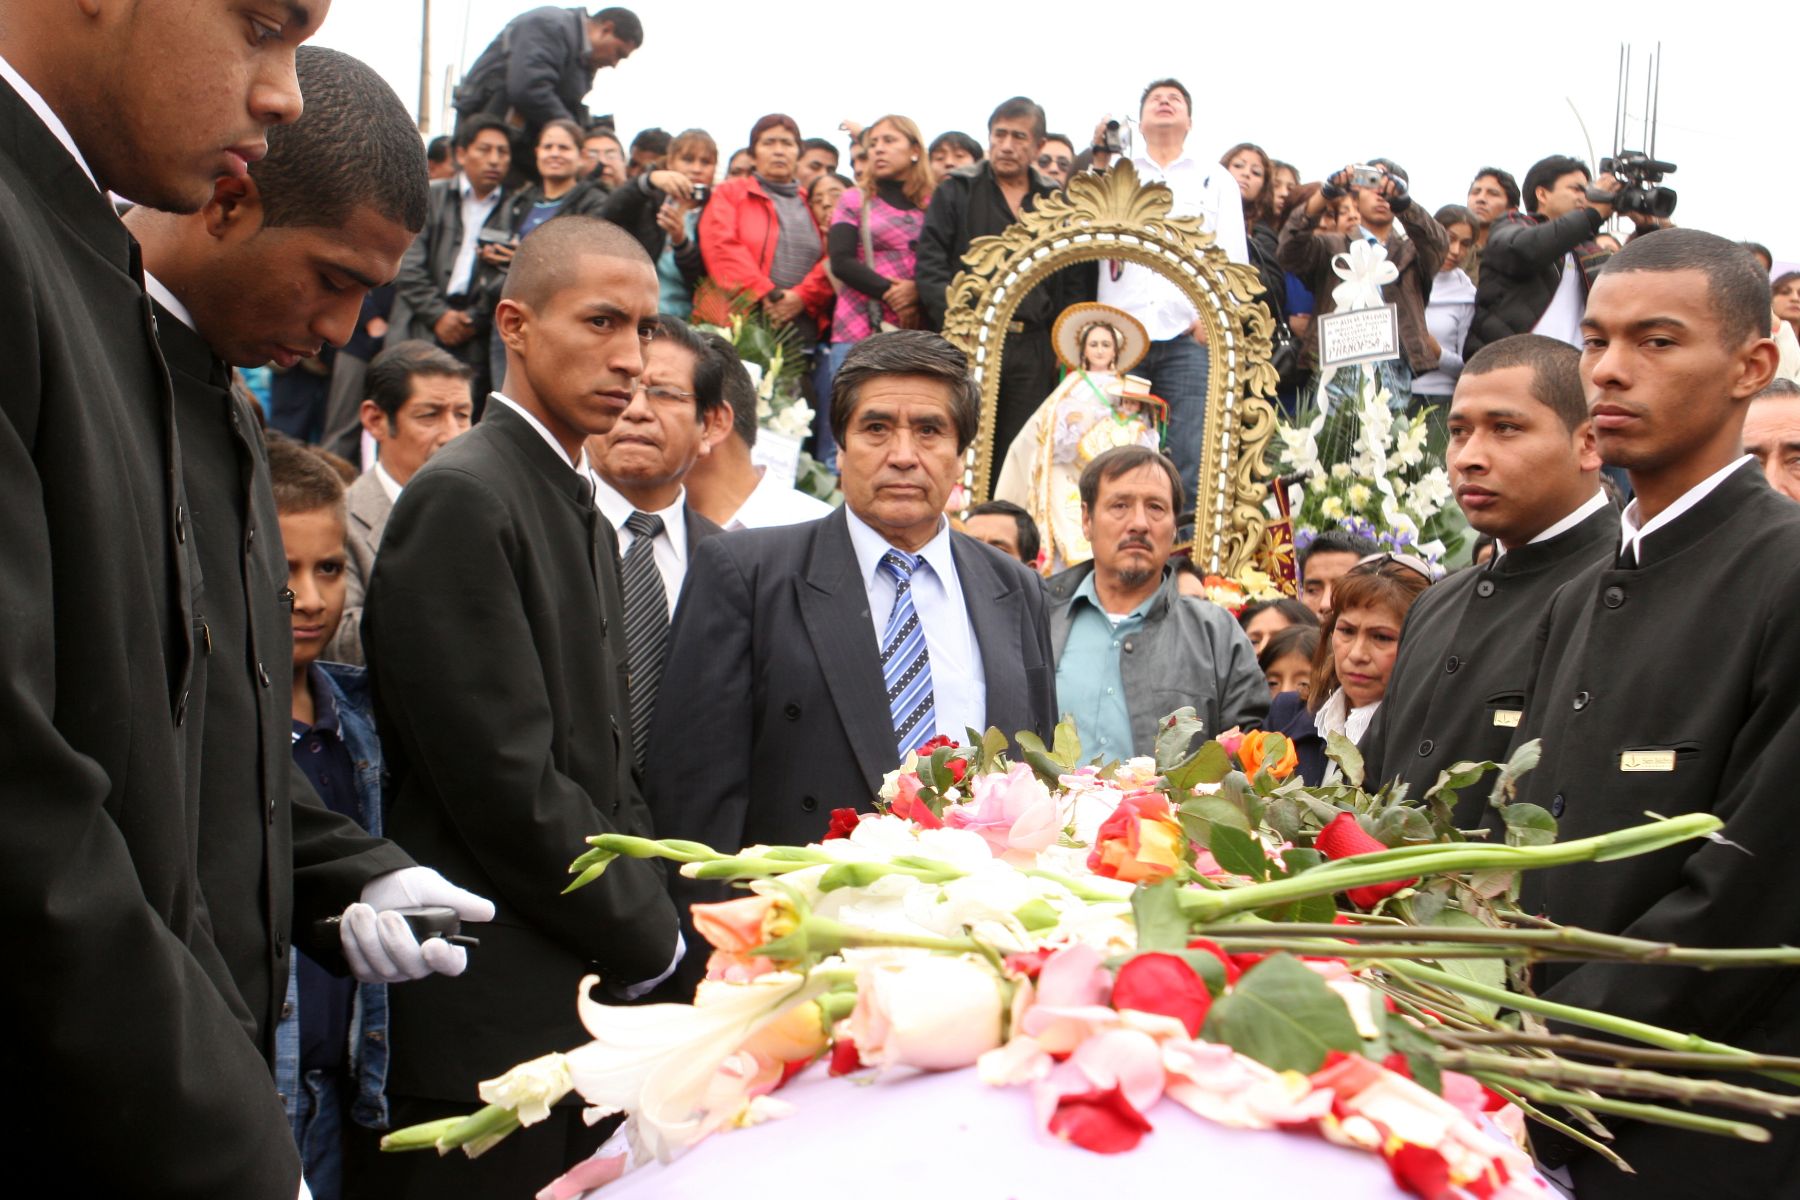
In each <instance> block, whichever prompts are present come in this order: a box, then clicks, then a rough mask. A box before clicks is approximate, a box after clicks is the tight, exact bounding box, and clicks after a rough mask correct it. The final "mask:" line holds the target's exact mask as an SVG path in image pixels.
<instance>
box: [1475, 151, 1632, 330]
mask: <svg viewBox="0 0 1800 1200" xmlns="http://www.w3.org/2000/svg"><path fill="white" fill-rule="evenodd" d="M1590 183H1592V176H1591V175H1590V174H1589V173H1588V169H1587V164H1586V163H1583V162H1582V161H1581V160H1580V159H1575V158H1570V157H1568V156H1567V155H1562V154H1553V155H1551V156H1550V157H1549V158H1546V159H1543V160H1541V161H1539V162H1538V163H1536V164H1535V165H1533V166H1532V168H1531V170H1529V171H1527V172H1526V173H1525V186H1524V188H1523V191H1524V193H1525V196H1524V200H1525V211H1523V212H1519V211H1517V210H1514V211H1512V212H1508V213H1505V214H1504V215H1502V216H1500V217H1499V218H1497V219H1496V220H1495V221H1494V223H1493V225H1492V227H1491V228H1490V230H1489V232H1488V243H1487V248H1486V249H1485V250H1483V251H1482V255H1481V278H1480V280H1479V282H1478V283H1477V285H1476V293H1475V324H1474V325H1473V326H1472V327H1471V328H1470V330H1469V340H1468V341H1467V342H1466V343H1465V344H1464V346H1463V358H1464V360H1465V361H1466V360H1467V359H1468V358H1470V357H1471V356H1473V355H1474V353H1475V352H1476V351H1477V350H1479V349H1481V348H1482V347H1483V346H1485V345H1487V344H1488V343H1489V342H1497V341H1499V340H1500V339H1501V338H1503V337H1510V336H1511V335H1513V334H1515V333H1541V334H1543V335H1545V336H1546V337H1553V338H1555V339H1557V340H1558V341H1561V342H1567V343H1568V344H1569V345H1571V346H1575V347H1580V345H1581V315H1582V313H1583V311H1584V310H1585V309H1586V308H1587V293H1588V288H1589V286H1590V285H1591V284H1592V283H1593V280H1594V276H1595V275H1597V274H1598V273H1599V271H1600V267H1601V264H1603V263H1604V262H1605V261H1606V260H1607V258H1608V257H1609V256H1608V254H1607V253H1606V251H1604V250H1602V249H1601V248H1600V247H1599V246H1598V245H1596V244H1595V241H1594V239H1595V237H1596V235H1598V234H1599V232H1600V227H1601V226H1602V225H1603V224H1605V223H1606V219H1607V218H1608V217H1610V216H1611V215H1612V211H1613V208H1612V205H1611V204H1610V203H1608V202H1605V201H1601V200H1596V199H1595V198H1594V196H1593V193H1596V192H1597V193H1599V194H1600V195H1603V196H1611V195H1616V194H1617V193H1618V192H1619V191H1620V190H1621V189H1622V188H1624V187H1625V181H1624V180H1623V179H1621V178H1620V177H1619V176H1617V175H1613V174H1610V173H1609V174H1607V175H1606V176H1605V177H1604V178H1603V179H1601V180H1600V181H1599V182H1598V183H1594V184H1593V185H1592V187H1591V188H1590ZM1626 215H1627V216H1629V217H1630V218H1631V220H1632V222H1633V223H1634V224H1636V225H1637V226H1638V228H1639V229H1640V230H1643V229H1645V228H1648V227H1654V226H1655V224H1656V218H1655V217H1654V216H1652V215H1651V214H1650V213H1649V212H1635V211H1634V212H1628V213H1626Z"/></svg>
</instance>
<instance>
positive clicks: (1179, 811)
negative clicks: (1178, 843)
mask: <svg viewBox="0 0 1800 1200" xmlns="http://www.w3.org/2000/svg"><path fill="white" fill-rule="evenodd" d="M1175 816H1176V818H1177V819H1178V820H1179V821H1180V822H1181V831H1182V832H1183V833H1185V834H1187V838H1188V841H1190V842H1195V843H1197V844H1199V845H1201V846H1204V847H1206V848H1207V849H1209V850H1210V849H1212V831H1213V827H1214V826H1216V825H1225V826H1228V827H1229V828H1232V829H1238V830H1242V831H1243V832H1244V833H1249V832H1250V824H1249V822H1248V821H1246V820H1244V814H1243V813H1241V812H1239V811H1238V810H1237V809H1236V808H1235V807H1233V806H1232V805H1231V804H1230V803H1228V802H1226V801H1225V800H1222V799H1220V798H1219V797H1218V796H1189V797H1188V798H1187V799H1186V800H1183V801H1182V802H1181V804H1180V806H1179V807H1177V808H1176V810H1175Z"/></svg>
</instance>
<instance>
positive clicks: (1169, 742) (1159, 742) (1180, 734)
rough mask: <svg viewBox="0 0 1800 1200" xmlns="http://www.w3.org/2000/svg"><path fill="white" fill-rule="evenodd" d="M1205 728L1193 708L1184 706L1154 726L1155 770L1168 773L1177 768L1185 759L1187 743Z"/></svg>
mask: <svg viewBox="0 0 1800 1200" xmlns="http://www.w3.org/2000/svg"><path fill="white" fill-rule="evenodd" d="M1205 727H1206V723H1205V722H1204V721H1202V720H1201V719H1200V718H1199V716H1198V715H1196V714H1195V712H1194V706H1193V705H1191V704H1184V705H1182V706H1181V707H1180V708H1178V709H1176V710H1175V711H1174V712H1172V713H1170V714H1169V715H1168V716H1166V717H1164V718H1163V719H1162V720H1161V721H1160V722H1158V724H1157V726H1156V769H1157V770H1158V771H1168V770H1172V769H1173V768H1175V767H1177V766H1179V765H1180V764H1181V762H1182V760H1183V759H1185V758H1186V757H1187V752H1188V743H1189V742H1191V741H1193V740H1194V735H1195V734H1196V733H1199V732H1200V731H1201V730H1202V729H1204V728H1205Z"/></svg>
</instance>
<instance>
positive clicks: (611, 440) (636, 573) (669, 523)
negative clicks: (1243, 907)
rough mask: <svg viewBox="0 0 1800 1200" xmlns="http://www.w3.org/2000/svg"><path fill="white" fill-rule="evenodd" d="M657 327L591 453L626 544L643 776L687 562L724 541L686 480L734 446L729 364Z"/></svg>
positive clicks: (598, 499) (675, 325)
mask: <svg viewBox="0 0 1800 1200" xmlns="http://www.w3.org/2000/svg"><path fill="white" fill-rule="evenodd" d="M659 322H660V329H659V332H658V334H657V337H656V340H655V341H652V342H651V343H650V344H649V345H648V346H646V347H645V348H644V373H643V375H642V376H640V377H639V379H638V387H637V390H636V391H634V392H633V393H632V396H631V403H630V404H628V405H626V407H625V411H624V412H622V413H620V414H619V419H618V421H616V422H615V423H614V424H613V427H612V428H611V429H610V430H608V431H607V432H605V433H600V434H595V435H594V436H593V437H590V438H589V439H588V443H587V448H588V456H589V457H590V458H591V459H592V460H593V464H594V502H595V503H596V504H598V505H599V506H600V512H601V513H602V514H603V515H604V516H605V517H606V519H607V520H608V521H609V522H611V523H612V527H613V529H614V531H615V532H616V533H617V534H618V536H619V561H620V579H621V584H622V587H623V590H624V594H625V641H626V649H627V651H628V652H629V654H630V661H631V728H632V743H633V747H634V751H635V753H636V755H637V761H638V764H639V765H640V766H641V765H642V764H643V761H644V744H645V742H646V740H647V739H648V736H649V732H650V718H651V714H652V713H654V712H655V709H656V691H657V684H658V681H659V680H660V679H661V678H662V667H663V659H664V658H665V657H666V656H667V653H668V647H669V622H670V621H672V620H674V618H675V602H676V600H677V599H678V598H679V597H680V595H681V583H682V580H683V579H685V578H686V577H687V565H688V555H689V554H690V553H691V551H692V549H693V546H694V543H696V542H698V541H700V540H702V539H704V538H709V537H712V536H713V535H715V534H717V533H719V532H720V530H719V527H718V526H717V525H715V524H713V523H712V522H711V521H709V520H707V519H706V518H705V517H703V516H701V515H700V514H699V513H697V512H695V511H694V510H693V509H692V508H690V507H689V506H688V503H687V492H686V489H685V488H683V486H682V480H683V479H685V478H686V477H687V473H688V471H689V470H690V469H692V467H693V465H694V464H695V463H696V462H698V461H700V460H701V459H703V458H705V457H707V456H708V455H709V454H711V453H712V449H713V447H714V446H716V445H718V444H719V443H720V442H722V441H724V440H725V439H726V438H728V437H730V436H731V409H730V408H729V407H728V406H727V405H726V403H725V397H724V393H723V389H722V383H723V379H724V375H725V364H724V362H723V361H721V360H720V359H719V357H718V356H717V355H715V354H714V353H713V352H712V350H711V349H710V348H709V347H708V346H707V344H706V343H705V342H704V341H702V340H701V338H700V335H698V334H696V333H695V332H694V331H693V330H692V329H690V328H688V326H687V324H686V323H685V322H683V321H681V320H679V319H677V318H675V317H671V316H668V315H666V314H665V315H664V316H662V317H661V318H659Z"/></svg>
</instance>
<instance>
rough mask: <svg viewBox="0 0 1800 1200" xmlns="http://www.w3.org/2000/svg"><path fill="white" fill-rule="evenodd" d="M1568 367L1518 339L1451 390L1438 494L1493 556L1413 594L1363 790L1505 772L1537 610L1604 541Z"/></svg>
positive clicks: (1416, 790)
mask: <svg viewBox="0 0 1800 1200" xmlns="http://www.w3.org/2000/svg"><path fill="white" fill-rule="evenodd" d="M1580 362H1581V355H1580V354H1579V353H1577V352H1576V350H1575V349H1574V348H1573V347H1572V346H1569V345H1567V344H1566V343H1563V342H1559V341H1557V340H1556V339H1555V338H1547V337H1541V336H1539V335H1537V334H1531V333H1524V334H1519V335H1517V336H1515V337H1509V338H1504V339H1502V340H1500V341H1498V342H1494V343H1491V344H1490V345H1487V346H1484V347H1482V349H1481V352H1480V353H1479V354H1477V355H1476V356H1475V357H1474V358H1472V359H1470V360H1469V363H1468V365H1467V366H1465V367H1464V368H1463V374H1462V378H1461V380H1460V381H1459V382H1458V383H1457V386H1456V397H1455V399H1454V401H1453V402H1452V404H1451V406H1450V418H1449V427H1450V445H1449V453H1448V465H1449V467H1450V482H1451V484H1452V486H1454V487H1455V489H1456V499H1457V503H1458V504H1459V505H1460V506H1461V507H1462V510H1463V515H1464V516H1466V517H1467V518H1468V521H1469V524H1470V525H1471V526H1473V527H1474V528H1475V529H1476V530H1477V531H1479V532H1481V533H1484V534H1487V535H1488V536H1490V537H1492V538H1494V540H1495V541H1496V543H1497V544H1498V551H1497V553H1496V554H1495V556H1494V558H1492V559H1490V560H1488V563H1487V564H1486V565H1485V566H1481V567H1474V568H1471V569H1470V570H1467V571H1459V572H1458V573H1456V574H1455V575H1452V576H1451V577H1450V578H1449V579H1446V580H1445V581H1444V582H1442V583H1440V584H1438V585H1437V586H1436V587H1432V588H1427V589H1426V590H1425V593H1424V595H1422V596H1420V597H1419V600H1418V603H1416V604H1415V605H1413V608H1412V611H1411V612H1409V613H1408V614H1407V615H1406V630H1405V633H1404V635H1403V636H1402V638H1401V641H1400V654H1399V657H1398V658H1396V659H1395V661H1394V673H1393V676H1392V677H1391V678H1390V679H1389V681H1388V690H1387V701H1386V702H1385V703H1384V704H1382V706H1381V711H1380V712H1379V713H1377V714H1376V715H1375V723H1374V724H1373V725H1372V726H1370V728H1369V733H1368V736H1367V737H1365V738H1364V739H1363V743H1362V747H1361V749H1362V751H1363V758H1364V762H1365V764H1366V766H1367V768H1368V778H1369V779H1371V780H1378V781H1385V780H1387V779H1399V780H1402V781H1404V782H1405V783H1406V784H1407V786H1408V788H1409V789H1410V794H1411V795H1412V797H1413V798H1414V799H1415V800H1416V799H1419V798H1422V797H1423V796H1424V794H1425V792H1426V790H1427V789H1429V788H1430V787H1431V786H1432V785H1433V784H1435V783H1436V782H1437V779H1438V775H1439V774H1440V773H1441V772H1442V771H1443V770H1444V769H1445V768H1447V767H1449V766H1451V765H1452V764H1454V763H1458V762H1468V761H1476V762H1479V761H1483V760H1487V761H1499V760H1502V759H1504V758H1505V756H1506V747H1507V745H1508V743H1510V742H1511V741H1512V736H1513V731H1514V730H1515V729H1516V728H1517V727H1518V724H1519V720H1520V714H1521V713H1522V711H1523V710H1524V707H1525V681H1526V678H1527V676H1528V675H1529V674H1530V673H1531V661H1532V660H1531V648H1532V639H1533V634H1534V633H1535V632H1536V629H1537V624H1538V621H1539V620H1541V619H1542V618H1543V615H1544V609H1545V607H1546V606H1547V605H1548V604H1549V603H1550V597H1551V596H1553V595H1555V593H1556V589H1557V588H1559V587H1561V586H1562V585H1563V584H1564V583H1566V582H1568V580H1569V579H1570V578H1572V577H1573V576H1574V575H1576V574H1577V573H1578V572H1579V571H1580V570H1581V569H1582V568H1583V567H1585V566H1587V565H1589V564H1590V563H1593V562H1595V561H1597V560H1598V559H1599V558H1601V557H1603V556H1605V555H1607V554H1610V553H1611V552H1612V550H1613V547H1614V545H1615V544H1616V543H1617V541H1618V538H1619V517H1618V513H1617V512H1615V511H1614V510H1613V507H1612V505H1611V504H1609V503H1608V502H1607V499H1606V495H1605V493H1604V492H1602V491H1601V490H1600V453H1599V451H1598V450H1597V449H1596V448H1595V445H1594V432H1593V426H1592V424H1591V423H1590V422H1589V420H1588V415H1587V402H1586V401H1585V400H1584V399H1583V397H1582V391H1581V371H1580ZM1487 796H1488V787H1487V785H1486V784H1485V783H1483V784H1480V785H1477V786H1475V787H1472V788H1469V789H1467V790H1465V791H1464V792H1463V793H1462V798H1461V801H1460V803H1459V804H1458V808H1457V813H1456V819H1457V822H1458V824H1459V825H1460V826H1461V827H1462V828H1465V829H1467V828H1471V827H1473V826H1476V825H1479V824H1480V823H1481V820H1482V814H1483V813H1484V812H1485V811H1486V809H1487Z"/></svg>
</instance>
